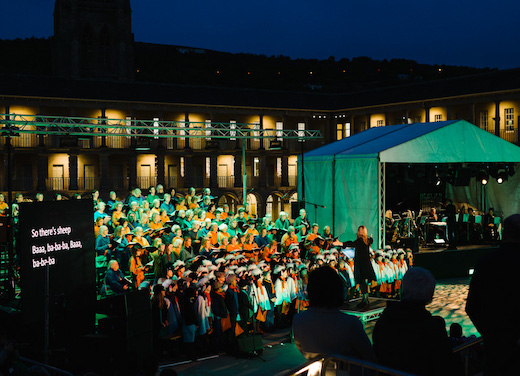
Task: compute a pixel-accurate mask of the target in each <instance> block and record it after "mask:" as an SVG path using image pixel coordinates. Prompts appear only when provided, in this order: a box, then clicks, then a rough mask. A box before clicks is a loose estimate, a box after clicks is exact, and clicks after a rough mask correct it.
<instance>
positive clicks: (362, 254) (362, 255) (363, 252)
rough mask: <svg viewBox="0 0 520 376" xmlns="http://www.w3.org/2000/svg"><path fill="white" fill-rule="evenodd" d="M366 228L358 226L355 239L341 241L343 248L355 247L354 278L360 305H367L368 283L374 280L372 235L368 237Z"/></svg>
mask: <svg viewBox="0 0 520 376" xmlns="http://www.w3.org/2000/svg"><path fill="white" fill-rule="evenodd" d="M367 234H368V232H367V228H366V227H365V226H359V227H358V230H357V234H356V240H354V241H347V242H344V243H343V248H345V247H351V248H354V249H355V252H356V253H355V254H356V257H354V278H355V280H356V282H358V283H359V288H360V290H361V294H362V295H363V299H362V300H361V303H359V306H360V307H364V306H368V304H369V302H368V283H369V282H370V281H375V280H376V275H375V273H374V269H373V268H372V263H371V261H370V253H369V252H370V245H371V244H372V243H373V241H374V240H373V239H372V235H370V238H369V237H368V235H367Z"/></svg>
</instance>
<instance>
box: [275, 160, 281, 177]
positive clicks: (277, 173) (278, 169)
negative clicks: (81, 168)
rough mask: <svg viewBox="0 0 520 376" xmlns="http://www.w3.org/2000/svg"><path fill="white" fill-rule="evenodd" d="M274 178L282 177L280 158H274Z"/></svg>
mask: <svg viewBox="0 0 520 376" xmlns="http://www.w3.org/2000/svg"><path fill="white" fill-rule="evenodd" d="M276 176H278V177H280V176H282V158H280V157H278V158H276Z"/></svg>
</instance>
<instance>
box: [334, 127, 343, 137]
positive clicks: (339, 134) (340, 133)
mask: <svg viewBox="0 0 520 376" xmlns="http://www.w3.org/2000/svg"><path fill="white" fill-rule="evenodd" d="M342 138H343V124H341V123H338V124H336V140H341V139H342Z"/></svg>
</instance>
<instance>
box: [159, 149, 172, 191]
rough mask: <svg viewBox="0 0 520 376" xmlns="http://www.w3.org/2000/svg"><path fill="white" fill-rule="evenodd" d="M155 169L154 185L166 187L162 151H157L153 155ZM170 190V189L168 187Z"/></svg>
mask: <svg viewBox="0 0 520 376" xmlns="http://www.w3.org/2000/svg"><path fill="white" fill-rule="evenodd" d="M155 168H156V170H157V171H156V176H157V181H156V183H155V185H157V184H162V185H163V186H164V185H166V184H165V183H166V182H165V173H164V153H163V152H162V151H158V152H157V154H156V155H155ZM170 188H171V187H170Z"/></svg>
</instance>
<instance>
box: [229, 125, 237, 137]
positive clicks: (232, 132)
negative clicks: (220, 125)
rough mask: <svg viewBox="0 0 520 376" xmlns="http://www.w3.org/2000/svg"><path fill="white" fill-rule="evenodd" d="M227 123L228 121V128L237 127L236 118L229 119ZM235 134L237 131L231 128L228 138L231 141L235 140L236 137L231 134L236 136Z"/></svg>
mask: <svg viewBox="0 0 520 376" xmlns="http://www.w3.org/2000/svg"><path fill="white" fill-rule="evenodd" d="M229 123H230V128H231V129H237V121H236V120H231V121H230V122H229ZM236 135H237V131H233V130H232V131H231V138H230V140H231V141H235V140H236V138H234V137H233V136H236Z"/></svg>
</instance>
